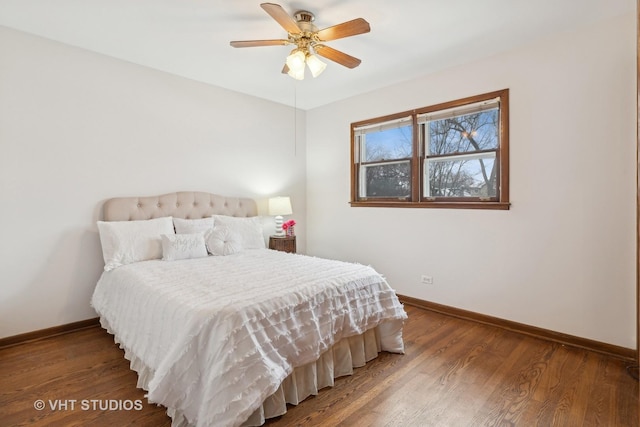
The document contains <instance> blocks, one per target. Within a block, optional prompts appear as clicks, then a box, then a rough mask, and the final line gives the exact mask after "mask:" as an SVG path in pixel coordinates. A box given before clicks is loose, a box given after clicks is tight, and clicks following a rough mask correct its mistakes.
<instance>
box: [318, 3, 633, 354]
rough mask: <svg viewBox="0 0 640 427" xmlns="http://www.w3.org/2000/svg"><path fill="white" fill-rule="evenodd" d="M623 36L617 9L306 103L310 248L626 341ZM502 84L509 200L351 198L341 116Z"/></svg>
mask: <svg viewBox="0 0 640 427" xmlns="http://www.w3.org/2000/svg"><path fill="white" fill-rule="evenodd" d="M635 34H636V33H635V16H634V15H633V14H629V15H627V16H624V17H620V18H619V19H616V20H614V21H612V22H608V23H606V24H603V25H600V26H598V27H591V28H585V29H584V30H582V31H580V32H577V33H567V34H563V35H561V36H557V37H553V38H549V39H547V40H543V41H539V42H537V43H535V44H532V45H530V46H527V47H526V48H522V49H518V50H516V51H512V52H508V53H504V54H501V55H498V56H495V57H492V58H488V59H486V60H482V61H479V62H474V63H471V64H466V65H464V66H461V67H457V68H453V69H449V70H446V71H444V72H442V73H438V74H433V75H428V76H425V77H424V78H421V79H417V80H414V81H410V82H406V83H403V84H398V85H394V86H392V87H388V88H385V89H381V90H377V91H375V92H372V93H369V94H366V95H362V96H358V97H354V98H351V99H348V100H345V101H342V102H339V103H335V104H332V105H330V106H326V107H322V108H317V109H314V110H311V111H308V112H307V155H308V159H309V160H308V164H307V189H308V195H307V209H308V222H309V229H308V233H307V238H308V245H307V248H308V252H309V253H311V254H314V255H319V256H326V257H334V258H340V259H345V260H353V261H358V262H361V263H366V264H371V265H373V266H374V267H375V268H376V269H377V270H378V271H379V272H381V273H382V274H384V275H385V276H386V277H387V279H388V281H389V282H390V284H391V285H392V286H393V287H394V288H395V289H396V290H397V292H398V293H400V294H404V295H408V296H412V297H416V298H420V299H424V300H428V301H433V302H436V303H440V304H445V305H449V306H453V307H458V308H461V309H465V310H471V311H474V312H479V313H484V314H488V315H492V316H496V317H500V318H504V319H509V320H512V321H516V322H521V323H525V324H529V325H533V326H537V327H541V328H547V329H551V330H554V331H559V332H563V333H568V334H572V335H576V336H580V337H584V338H589V339H594V340H598V341H602V342H606V343H611V344H614V345H619V346H623V347H627V348H635V346H636V344H635V341H636V339H635V322H636V321H635V304H636V303H635V301H636V296H635V287H636V285H635V270H636V267H635V265H636V264H635V259H636V258H635V235H636V234H635V233H636V231H635V230H636V225H635V173H636V172H635V155H636V148H635V147H636V142H635V126H636V118H635V111H636V109H635V105H636V104H635V103H636V101H635V94H636V85H635V76H636V63H635V57H636V54H635ZM503 88H509V89H510V102H511V109H510V116H511V118H510V130H511V131H510V149H511V155H510V166H511V175H510V184H511V191H510V193H511V202H512V207H511V210H508V211H483V210H450V209H389V208H351V207H349V204H348V201H349V188H350V184H349V179H350V178H349V172H350V168H349V162H350V157H349V156H350V148H349V124H350V123H351V122H354V121H359V120H363V119H368V118H372V117H377V116H382V115H386V114H391V113H396V112H400V111H405V110H410V109H412V108H418V107H423V106H428V105H433V104H436V103H440V102H446V101H451V100H455V99H459V98H463V97H467V96H471V95H477V94H481V93H485V92H489V91H494V90H498V89H503ZM422 274H428V275H431V276H433V277H434V282H435V284H434V285H430V286H427V285H422V284H420V283H419V279H420V276H421V275H422Z"/></svg>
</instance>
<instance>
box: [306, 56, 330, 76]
mask: <svg viewBox="0 0 640 427" xmlns="http://www.w3.org/2000/svg"><path fill="white" fill-rule="evenodd" d="M307 65H308V66H309V70H311V75H312V76H313V77H314V78H316V77H318V76H319V75H320V74H322V72H323V71H324V69H325V68H327V64H325V63H324V62H322V61H321V60H320V58H318V56H317V55H309V56H307Z"/></svg>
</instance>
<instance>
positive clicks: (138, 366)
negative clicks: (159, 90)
mask: <svg viewBox="0 0 640 427" xmlns="http://www.w3.org/2000/svg"><path fill="white" fill-rule="evenodd" d="M101 323H102V326H103V328H105V329H107V331H109V332H110V333H112V332H111V331H110V328H109V327H108V325H107V324H106V323H107V322H106V321H104V320H103V319H101ZM402 325H403V322H402V320H394V321H390V322H385V323H382V324H381V325H378V326H377V327H376V328H373V329H369V330H368V331H366V332H365V333H363V334H361V335H356V336H352V337H347V338H344V339H342V340H340V341H338V342H337V343H336V344H335V345H334V346H333V347H332V348H331V349H329V350H328V351H326V352H325V353H323V354H322V355H321V356H320V358H319V359H318V360H316V361H315V362H311V363H308V364H306V365H303V366H300V367H297V368H295V369H294V371H293V372H292V373H291V374H290V375H289V376H288V377H287V378H285V380H284V381H283V382H282V384H280V387H279V388H278V389H277V390H276V392H275V393H274V394H272V395H271V396H269V397H267V398H266V399H265V401H264V402H263V403H262V405H261V406H260V407H259V408H258V409H256V411H255V412H254V413H253V414H252V415H251V416H250V417H249V419H247V420H246V421H245V422H244V423H243V424H242V426H260V425H262V424H264V422H265V420H266V419H268V418H274V417H278V416H281V415H284V414H285V413H286V412H287V404H292V405H297V404H298V403H300V402H302V401H303V400H304V399H306V398H307V397H309V396H311V395H317V394H318V391H319V390H321V389H323V388H325V387H332V386H333V384H334V379H335V378H338V377H341V376H345V375H352V374H353V368H357V367H361V366H364V365H365V364H366V363H367V362H369V361H370V360H372V359H375V358H376V357H377V356H378V353H380V351H389V352H393V353H404V343H403V340H402ZM116 342H118V341H117V339H116ZM121 348H123V347H122V346H121ZM123 350H124V352H125V358H126V359H127V360H129V361H130V362H131V369H133V370H134V371H136V372H137V373H138V383H137V387H138V388H142V389H144V390H148V384H149V381H151V378H152V377H153V371H152V370H151V369H150V368H148V367H147V366H146V365H145V364H144V363H142V361H141V360H140V359H139V358H137V357H136V356H134V355H132V354H130V352H128V351H127V349H126V348H123ZM167 414H168V415H169V416H170V417H171V419H172V422H171V426H172V427H192V425H191V424H189V422H188V421H187V420H186V419H185V417H184V416H183V414H182V413H181V412H180V411H178V410H176V409H174V408H168V409H167Z"/></svg>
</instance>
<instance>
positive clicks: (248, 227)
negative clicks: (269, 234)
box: [213, 215, 266, 249]
mask: <svg viewBox="0 0 640 427" xmlns="http://www.w3.org/2000/svg"><path fill="white" fill-rule="evenodd" d="M213 223H214V224H215V225H214V228H213V229H214V231H215V229H216V228H217V227H225V228H228V229H229V230H230V231H231V232H232V233H234V234H236V235H237V237H238V243H239V244H240V246H241V249H263V248H265V247H266V245H265V241H264V234H262V221H261V219H260V217H257V216H252V217H245V218H242V217H235V216H226V215H213Z"/></svg>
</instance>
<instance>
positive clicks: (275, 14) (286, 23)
mask: <svg viewBox="0 0 640 427" xmlns="http://www.w3.org/2000/svg"><path fill="white" fill-rule="evenodd" d="M260 7H261V8H263V9H264V11H265V12H267V13H268V14H269V15H271V17H272V18H273V19H275V20H276V21H277V22H278V24H280V26H281V27H282V28H284V29H285V30H287V32H288V33H292V34H298V33H299V32H300V27H298V24H297V23H296V20H295V19H293V18H292V17H291V16H289V14H288V13H287V12H286V11H285V10H284V9H283V8H282V6H280V5H278V4H275V3H262V4H260Z"/></svg>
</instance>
